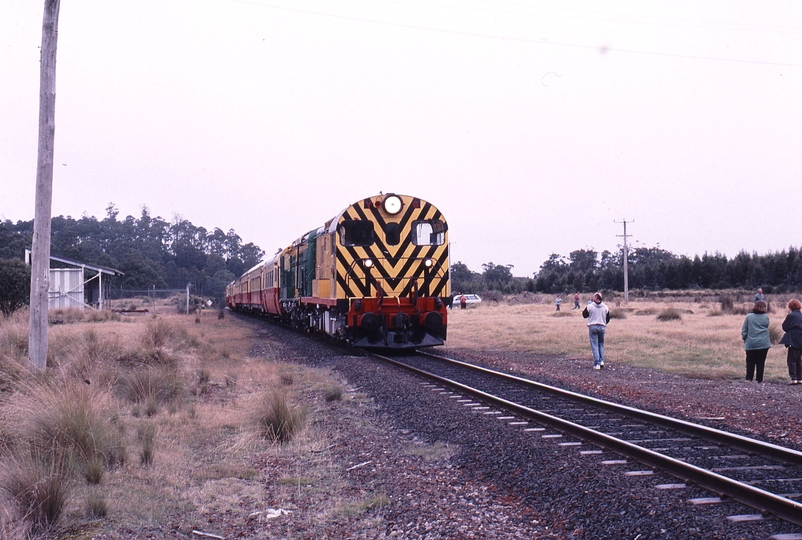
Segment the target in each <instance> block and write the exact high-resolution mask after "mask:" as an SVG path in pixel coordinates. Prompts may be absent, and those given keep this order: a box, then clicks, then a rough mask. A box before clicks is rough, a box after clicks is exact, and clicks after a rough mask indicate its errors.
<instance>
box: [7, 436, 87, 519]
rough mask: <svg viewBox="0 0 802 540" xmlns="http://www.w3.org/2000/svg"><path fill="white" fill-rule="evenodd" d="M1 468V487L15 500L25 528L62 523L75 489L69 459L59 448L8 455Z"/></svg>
mask: <svg viewBox="0 0 802 540" xmlns="http://www.w3.org/2000/svg"><path fill="white" fill-rule="evenodd" d="M6 459H7V461H6V462H5V463H4V465H3V467H2V471H0V490H2V491H3V493H4V494H5V495H6V496H7V497H8V498H9V499H10V500H11V501H12V503H13V506H14V510H15V511H16V514H17V521H19V522H23V523H24V526H19V529H21V530H28V531H30V532H32V533H33V534H39V533H42V532H45V531H47V530H48V529H50V528H51V527H53V526H54V525H55V524H56V523H58V521H59V519H60V518H61V516H62V513H63V512H64V509H65V507H66V505H67V502H68V499H69V497H70V494H71V492H72V489H73V485H72V480H71V474H70V466H69V464H68V460H67V459H66V457H65V456H64V454H63V453H61V452H59V449H58V448H54V449H51V450H49V451H48V453H46V454H41V453H39V452H38V451H36V449H32V450H29V451H19V452H17V453H15V454H14V455H12V456H10V457H7V458H6Z"/></svg>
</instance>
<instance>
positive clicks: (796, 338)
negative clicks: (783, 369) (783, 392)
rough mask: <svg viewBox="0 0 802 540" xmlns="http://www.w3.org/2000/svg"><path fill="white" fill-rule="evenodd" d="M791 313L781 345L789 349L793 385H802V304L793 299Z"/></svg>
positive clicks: (789, 305) (785, 321) (785, 322)
mask: <svg viewBox="0 0 802 540" xmlns="http://www.w3.org/2000/svg"><path fill="white" fill-rule="evenodd" d="M788 309H789V310H791V313H789V314H788V316H787V317H785V320H784V321H783V331H784V332H785V335H784V336H783V338H782V339H781V340H780V343H782V344H783V345H785V346H786V347H787V348H788V360H787V361H788V375H790V377H791V384H802V312H801V311H800V309H802V302H800V301H799V300H797V299H796V298H792V299H791V300H790V301H789V302H788Z"/></svg>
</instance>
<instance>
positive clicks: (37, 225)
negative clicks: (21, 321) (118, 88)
mask: <svg viewBox="0 0 802 540" xmlns="http://www.w3.org/2000/svg"><path fill="white" fill-rule="evenodd" d="M59 7H60V0H45V13H44V20H43V22H42V49H41V51H40V55H41V57H40V64H41V65H40V71H39V156H38V159H37V166H36V210H35V213H34V219H33V246H32V250H31V251H32V252H33V254H32V260H31V317H30V334H29V335H28V361H29V362H30V364H31V367H33V368H38V369H44V368H45V367H47V295H48V290H49V289H50V218H51V207H52V200H53V148H54V141H55V136H56V45H57V41H58V12H59Z"/></svg>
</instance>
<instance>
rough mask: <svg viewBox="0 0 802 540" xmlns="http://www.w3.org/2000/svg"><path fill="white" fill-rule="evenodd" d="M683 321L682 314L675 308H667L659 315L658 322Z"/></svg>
mask: <svg viewBox="0 0 802 540" xmlns="http://www.w3.org/2000/svg"><path fill="white" fill-rule="evenodd" d="M681 319H682V313H680V312H679V311H678V310H676V309H674V308H666V309H664V310H663V311H661V312H660V313H658V314H657V320H658V321H679V320H681Z"/></svg>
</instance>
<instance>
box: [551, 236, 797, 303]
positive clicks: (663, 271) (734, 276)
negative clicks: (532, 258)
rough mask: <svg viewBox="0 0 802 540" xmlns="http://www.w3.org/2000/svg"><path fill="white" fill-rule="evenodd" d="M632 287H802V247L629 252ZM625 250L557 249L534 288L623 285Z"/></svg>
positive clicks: (780, 289) (781, 289) (772, 289)
mask: <svg viewBox="0 0 802 540" xmlns="http://www.w3.org/2000/svg"><path fill="white" fill-rule="evenodd" d="M627 274H628V276H629V288H630V289H644V290H662V289H669V290H680V289H733V288H734V289H749V290H752V289H757V288H758V287H762V288H763V290H764V291H765V292H767V293H772V292H773V293H784V292H787V291H795V290H800V289H802V253H800V250H799V249H798V248H794V247H792V248H789V249H788V251H785V250H783V251H781V252H779V253H769V254H767V255H758V254H756V253H753V254H751V255H750V254H749V253H745V252H743V251H742V252H741V253H738V254H737V255H736V256H735V257H733V258H731V259H730V258H727V257H726V256H725V255H721V254H718V253H715V254H713V255H711V254H708V253H705V254H704V255H702V256H701V257H700V256H698V255H697V256H695V257H693V258H689V257H687V256H685V255H674V254H673V253H671V252H670V251H666V250H664V249H660V248H637V249H634V250H632V251H630V252H629V253H628V256H627ZM623 287H624V263H623V252H617V253H611V252H609V251H603V252H602V253H601V254H599V253H597V252H595V251H593V250H584V249H581V250H577V251H572V252H571V253H570V254H569V255H568V257H563V256H561V255H557V254H553V255H551V256H550V257H549V259H548V260H547V261H545V262H544V263H543V264H542V265H541V267H540V270H539V271H538V273H537V274H536V275H535V290H536V291H538V292H544V293H557V292H571V291H580V292H590V291H593V290H602V289H605V290H615V291H620V290H623Z"/></svg>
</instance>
